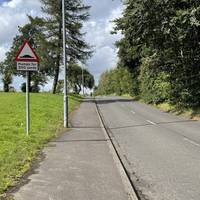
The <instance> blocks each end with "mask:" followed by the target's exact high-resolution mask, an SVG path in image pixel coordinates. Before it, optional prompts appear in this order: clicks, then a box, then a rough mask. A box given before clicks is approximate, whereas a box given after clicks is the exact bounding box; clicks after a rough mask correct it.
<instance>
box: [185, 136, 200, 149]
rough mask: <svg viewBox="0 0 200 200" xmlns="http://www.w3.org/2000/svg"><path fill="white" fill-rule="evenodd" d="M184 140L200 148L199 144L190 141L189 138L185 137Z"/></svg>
mask: <svg viewBox="0 0 200 200" xmlns="http://www.w3.org/2000/svg"><path fill="white" fill-rule="evenodd" d="M184 140H185V141H187V142H189V143H190V144H193V145H195V146H198V147H200V144H198V143H196V142H194V141H192V140H190V139H188V138H186V137H184Z"/></svg>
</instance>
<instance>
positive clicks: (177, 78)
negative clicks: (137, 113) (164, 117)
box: [99, 0, 200, 107]
mask: <svg viewBox="0 0 200 200" xmlns="http://www.w3.org/2000/svg"><path fill="white" fill-rule="evenodd" d="M123 4H124V11H123V15H122V17H120V18H118V19H116V20H115V28H114V30H113V32H112V33H113V34H115V33H117V32H121V33H122V35H123V37H122V39H121V40H120V41H117V43H116V46H117V47H118V49H119V51H118V57H119V62H118V65H117V69H115V71H116V72H117V71H118V70H119V69H124V70H128V71H129V73H130V74H131V77H132V84H131V85H132V89H131V92H130V94H131V95H133V96H139V97H141V98H142V99H143V100H144V101H145V102H147V103H162V102H169V103H172V104H175V105H178V106H185V107H188V106H190V107H191V106H192V107H195V106H200V1H197V0H165V1H163V0H125V1H123ZM109 75H110V76H113V70H112V71H110V72H109ZM104 77H105V76H104V75H103V76H102V78H104ZM107 77H109V76H108V74H107ZM102 78H101V80H102ZM101 80H100V85H99V91H100V90H101ZM116 80H117V79H116ZM104 87H105V86H104ZM106 87H112V86H111V85H106ZM112 93H114V92H113V91H112Z"/></svg>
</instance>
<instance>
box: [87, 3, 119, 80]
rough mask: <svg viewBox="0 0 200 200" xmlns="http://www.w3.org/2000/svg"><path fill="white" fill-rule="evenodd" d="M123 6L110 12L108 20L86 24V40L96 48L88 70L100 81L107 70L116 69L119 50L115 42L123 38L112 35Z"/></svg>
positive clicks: (92, 21) (91, 21)
mask: <svg viewBox="0 0 200 200" xmlns="http://www.w3.org/2000/svg"><path fill="white" fill-rule="evenodd" d="M121 13H122V6H118V7H116V8H115V9H112V10H110V13H109V15H108V16H107V18H105V19H104V18H99V19H96V20H94V19H93V18H92V19H91V20H90V21H88V22H87V23H86V24H85V27H84V30H86V32H87V35H86V40H87V41H88V42H89V43H90V44H92V45H94V46H95V52H94V55H93V57H92V58H91V59H90V60H89V61H88V68H89V70H90V71H91V72H92V73H93V74H94V76H95V79H96V80H97V81H98V79H99V77H100V75H101V73H102V72H104V71H105V70H106V69H110V68H113V67H116V64H117V49H116V47H115V45H114V44H115V42H116V41H117V40H119V39H120V38H121V35H120V34H116V35H111V33H110V32H111V31H112V30H113V27H114V23H113V22H112V21H113V20H114V19H116V18H118V17H120V16H121Z"/></svg>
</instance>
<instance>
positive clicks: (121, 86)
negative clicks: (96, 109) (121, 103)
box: [95, 67, 133, 95]
mask: <svg viewBox="0 0 200 200" xmlns="http://www.w3.org/2000/svg"><path fill="white" fill-rule="evenodd" d="M132 80H133V79H132V75H131V74H130V72H129V71H128V70H127V69H124V68H121V67H120V68H116V69H113V70H110V71H106V72H104V73H103V74H102V75H101V78H100V80H99V86H98V88H95V95H110V94H116V95H123V94H128V95H132V93H133V87H132V86H133V82H132Z"/></svg>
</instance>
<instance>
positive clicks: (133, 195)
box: [94, 99, 140, 200]
mask: <svg viewBox="0 0 200 200" xmlns="http://www.w3.org/2000/svg"><path fill="white" fill-rule="evenodd" d="M94 103H95V105H96V113H97V115H98V117H99V121H100V124H101V128H102V131H103V133H104V135H105V138H106V139H107V143H108V146H109V149H110V152H111V154H112V156H113V160H114V162H115V164H116V166H117V169H118V171H119V173H120V177H121V179H122V182H123V185H124V188H125V190H126V192H127V194H128V200H140V198H139V196H138V195H137V192H136V189H135V187H134V185H133V183H132V181H131V178H130V174H129V172H128V171H127V169H126V167H125V165H124V163H123V160H122V159H121V156H120V154H119V150H118V148H117V147H116V146H117V145H116V142H115V141H114V140H113V138H112V136H111V135H110V133H109V131H108V129H107V128H106V126H105V123H104V120H103V117H102V114H101V112H100V110H99V107H98V105H97V102H96V100H95V99H94Z"/></svg>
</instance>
